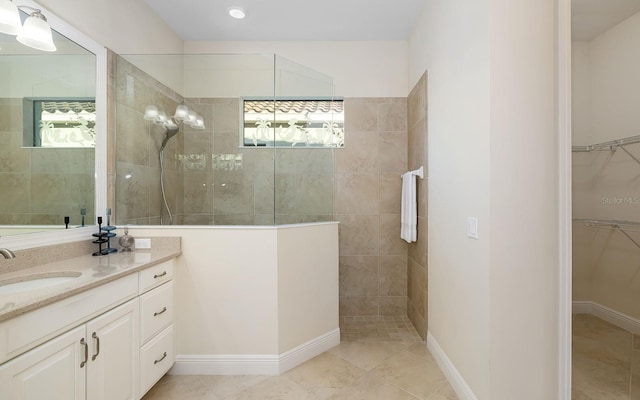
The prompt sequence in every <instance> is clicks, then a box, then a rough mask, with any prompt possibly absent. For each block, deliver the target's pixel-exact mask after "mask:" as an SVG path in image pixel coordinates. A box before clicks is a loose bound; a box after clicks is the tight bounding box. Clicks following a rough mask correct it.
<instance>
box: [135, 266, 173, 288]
mask: <svg viewBox="0 0 640 400" xmlns="http://www.w3.org/2000/svg"><path fill="white" fill-rule="evenodd" d="M139 274H140V279H139V281H138V293H140V294H142V293H144V292H147V291H149V290H150V289H153V288H154V287H156V286H159V285H162V284H163V283H165V282H168V281H170V280H171V279H173V260H169V261H165V262H163V263H160V264H158V265H154V266H153V267H149V268H147V269H144V270H142V271H140V272H139Z"/></svg>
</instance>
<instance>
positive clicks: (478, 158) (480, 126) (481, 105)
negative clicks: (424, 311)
mask: <svg viewBox="0 0 640 400" xmlns="http://www.w3.org/2000/svg"><path fill="white" fill-rule="evenodd" d="M409 54H410V60H411V61H410V66H411V68H410V76H411V82H415V81H417V79H418V78H419V77H420V76H421V75H422V73H423V72H424V70H425V69H427V70H428V76H429V81H428V84H427V86H428V100H427V103H428V117H427V121H428V146H427V147H428V164H429V167H428V170H429V171H428V172H429V191H428V192H429V199H428V204H429V211H428V213H429V234H428V236H429V242H428V251H427V253H428V257H429V259H428V265H429V279H428V284H429V287H428V293H429V299H428V305H429V310H428V318H429V332H430V334H431V335H432V336H433V337H434V338H435V339H436V340H437V341H438V343H439V344H440V346H441V347H442V348H443V349H444V351H445V352H446V354H447V356H448V358H449V359H450V360H451V361H452V363H453V364H454V365H455V367H456V368H457V369H458V371H459V372H460V374H461V375H462V376H463V378H464V379H465V380H466V382H467V384H468V385H469V386H470V388H471V389H472V390H473V392H474V393H475V395H476V396H477V398H478V399H489V370H490V368H489V350H490V335H489V322H490V314H489V312H490V307H489V294H490V292H489V291H490V287H489V272H490V271H489V238H490V236H489V232H490V218H489V215H490V198H489V195H490V190H489V177H490V176H489V174H490V133H491V130H490V128H491V127H490V120H489V112H490V108H489V102H490V91H489V90H490V83H491V82H490V69H489V68H490V64H489V62H490V43H489V10H488V8H487V6H486V4H485V3H484V2H478V1H475V0H466V1H462V2H455V3H454V2H448V1H438V0H429V1H427V2H426V7H425V9H424V11H423V13H422V15H421V16H420V19H419V20H418V22H417V23H416V27H415V29H414V31H413V33H412V36H411V40H410V41H409ZM467 216H474V217H477V218H478V219H479V221H480V224H479V227H480V239H479V240H472V239H469V238H467V237H466V221H467Z"/></svg>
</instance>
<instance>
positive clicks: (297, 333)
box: [129, 223, 338, 355]
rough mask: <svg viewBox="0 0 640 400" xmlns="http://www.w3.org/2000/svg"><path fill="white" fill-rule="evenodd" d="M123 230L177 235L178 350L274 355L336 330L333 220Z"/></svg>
mask: <svg viewBox="0 0 640 400" xmlns="http://www.w3.org/2000/svg"><path fill="white" fill-rule="evenodd" d="M129 233H130V234H131V235H132V236H134V237H138V238H141V237H160V236H180V237H181V238H182V251H183V255H182V256H181V257H179V258H178V262H177V266H176V272H175V273H176V274H175V301H176V303H175V307H176V313H175V321H176V330H175V331H176V354H178V355H279V354H282V353H285V352H286V351H288V350H291V349H293V348H295V347H296V346H299V345H301V344H303V343H306V342H308V341H310V340H312V339H315V338H316V337H319V336H321V335H324V334H326V333H328V332H331V331H333V330H336V329H338V242H337V237H338V225H337V223H334V224H319V225H313V226H297V227H287V226H281V227H231V226H227V227H186V226H182V227H130V228H129Z"/></svg>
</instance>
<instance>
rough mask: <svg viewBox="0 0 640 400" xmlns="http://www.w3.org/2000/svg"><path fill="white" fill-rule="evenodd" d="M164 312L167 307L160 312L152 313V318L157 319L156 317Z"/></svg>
mask: <svg viewBox="0 0 640 400" xmlns="http://www.w3.org/2000/svg"><path fill="white" fill-rule="evenodd" d="M165 311H167V307H163V308H162V310H160V311H157V312H154V313H153V316H154V317H157V316H158V315H160V314H162V313H164V312H165Z"/></svg>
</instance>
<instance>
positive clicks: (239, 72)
mask: <svg viewBox="0 0 640 400" xmlns="http://www.w3.org/2000/svg"><path fill="white" fill-rule="evenodd" d="M184 65H185V93H186V94H187V95H186V96H185V97H186V98H185V103H186V104H187V105H188V106H189V107H191V108H194V109H195V110H196V111H198V112H200V113H201V114H202V115H203V116H204V117H205V121H207V120H208V121H211V126H210V128H207V129H205V130H204V131H202V130H201V131H196V130H193V129H189V128H188V129H186V130H185V147H184V150H185V152H184V156H185V157H187V158H188V159H190V160H191V159H197V158H198V157H202V158H203V159H204V161H203V163H205V162H206V164H207V165H208V168H206V170H202V169H189V168H188V166H187V165H183V171H184V178H185V180H184V182H185V203H184V206H185V207H184V214H185V223H187V224H200V225H201V224H204V225H209V224H213V225H273V224H274V211H273V149H267V148H246V147H243V146H242V145H241V137H242V129H243V124H242V120H243V119H242V115H243V114H242V112H243V111H242V107H243V101H242V99H244V98H247V97H250V98H265V99H273V75H274V63H273V55H247V54H243V55H231V54H225V55H185V56H184ZM203 197H204V198H206V203H203V202H202V201H201V200H200V199H201V198H203ZM205 210H208V212H205ZM205 216H206V218H205V219H204V220H203V217H205Z"/></svg>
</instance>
